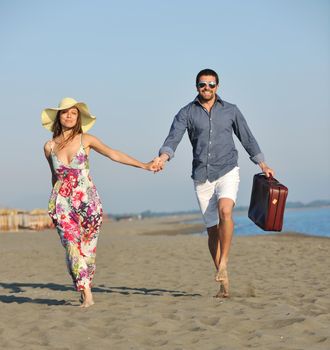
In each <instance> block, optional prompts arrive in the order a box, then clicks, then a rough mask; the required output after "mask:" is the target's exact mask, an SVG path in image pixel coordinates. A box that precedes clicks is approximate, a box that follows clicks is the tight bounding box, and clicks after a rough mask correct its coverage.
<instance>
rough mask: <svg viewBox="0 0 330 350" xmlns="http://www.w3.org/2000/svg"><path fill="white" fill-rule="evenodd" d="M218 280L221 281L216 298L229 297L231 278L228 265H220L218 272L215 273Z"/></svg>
mask: <svg viewBox="0 0 330 350" xmlns="http://www.w3.org/2000/svg"><path fill="white" fill-rule="evenodd" d="M215 280H216V282H219V283H220V290H219V292H218V293H217V294H216V296H215V297H216V298H228V297H229V278H228V272H227V266H224V265H223V266H219V269H218V272H217V274H216V275H215Z"/></svg>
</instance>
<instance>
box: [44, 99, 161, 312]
mask: <svg viewBox="0 0 330 350" xmlns="http://www.w3.org/2000/svg"><path fill="white" fill-rule="evenodd" d="M41 120H42V125H43V126H44V127H45V128H46V129H48V130H50V131H52V132H53V138H52V140H49V141H47V142H46V144H45V145H44V152H45V156H46V158H47V160H48V162H49V166H50V169H51V172H52V185H53V190H52V192H51V196H50V200H49V207H48V209H49V215H50V216H51V218H52V220H53V222H54V224H55V226H56V229H57V231H58V234H59V236H60V238H61V243H62V245H63V247H64V248H65V251H66V260H67V266H68V270H69V273H70V275H71V277H72V280H73V283H74V285H75V288H76V289H77V290H78V291H80V292H81V303H82V305H81V306H82V307H89V306H91V305H93V304H94V301H93V296H92V291H91V282H92V279H93V276H94V273H95V255H96V244H97V239H98V235H99V232H100V226H101V222H102V204H101V201H100V198H99V195H98V193H97V190H96V188H95V185H94V184H93V182H92V179H91V177H90V176H89V162H88V156H89V152H90V150H92V149H93V150H94V151H96V152H98V153H100V154H102V155H104V156H106V157H108V158H110V159H111V160H113V161H116V162H119V163H122V164H127V165H131V166H135V167H138V168H142V169H145V170H153V171H155V170H157V169H158V168H157V166H155V165H154V163H153V162H149V163H141V162H140V161H138V160H136V159H134V158H132V157H130V156H128V155H126V154H124V153H122V152H120V151H117V150H114V149H111V148H110V147H108V146H106V145H105V144H103V143H102V142H101V141H100V140H99V139H98V138H96V137H95V136H92V135H89V134H86V132H87V131H88V130H89V129H90V128H91V127H92V126H93V125H94V123H95V120H96V118H95V116H92V115H91V114H90V112H89V110H88V107H87V105H86V104H85V103H83V102H77V101H76V100H74V99H73V98H69V97H67V98H64V99H63V100H62V101H61V102H60V104H59V106H58V108H47V109H45V110H44V111H43V112H42V115H41Z"/></svg>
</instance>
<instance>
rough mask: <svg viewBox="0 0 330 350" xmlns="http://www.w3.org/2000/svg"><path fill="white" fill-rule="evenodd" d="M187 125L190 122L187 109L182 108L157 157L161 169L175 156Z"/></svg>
mask: <svg viewBox="0 0 330 350" xmlns="http://www.w3.org/2000/svg"><path fill="white" fill-rule="evenodd" d="M187 126H188V122H187V113H186V110H185V109H181V110H180V111H179V113H178V114H177V115H176V116H175V118H174V120H173V123H172V125H171V128H170V131H169V133H168V136H167V137H166V139H165V141H164V144H163V146H162V147H161V148H160V150H159V153H158V154H159V157H158V158H156V159H157V161H158V164H159V165H160V167H161V170H162V169H163V168H164V166H165V163H166V162H167V161H168V160H170V159H172V158H173V157H174V153H175V151H176V148H177V147H178V145H179V143H180V141H181V140H182V137H183V135H184V133H185V131H186V130H187Z"/></svg>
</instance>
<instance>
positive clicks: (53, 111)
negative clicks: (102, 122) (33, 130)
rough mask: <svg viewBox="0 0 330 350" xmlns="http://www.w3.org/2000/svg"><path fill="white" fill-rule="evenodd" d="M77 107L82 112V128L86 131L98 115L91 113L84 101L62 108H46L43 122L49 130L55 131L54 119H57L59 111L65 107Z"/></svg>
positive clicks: (43, 112)
mask: <svg viewBox="0 0 330 350" xmlns="http://www.w3.org/2000/svg"><path fill="white" fill-rule="evenodd" d="M72 107H76V108H78V110H79V112H80V118H81V128H82V131H83V132H84V133H85V132H87V131H88V130H89V129H90V128H91V127H92V126H93V125H94V124H95V122H96V117H95V116H94V115H91V114H90V113H89V110H88V107H87V105H86V104H85V103H84V102H77V103H75V104H72V105H68V106H65V107H62V108H46V109H44V110H43V111H42V113H41V123H42V126H43V127H44V128H46V129H47V130H49V131H53V129H52V128H53V125H54V121H55V119H56V115H57V112H58V111H62V110H64V109H68V108H72Z"/></svg>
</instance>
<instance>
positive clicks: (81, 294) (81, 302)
mask: <svg viewBox="0 0 330 350" xmlns="http://www.w3.org/2000/svg"><path fill="white" fill-rule="evenodd" d="M79 301H80V304H83V303H84V292H83V291H80V298H79Z"/></svg>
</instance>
